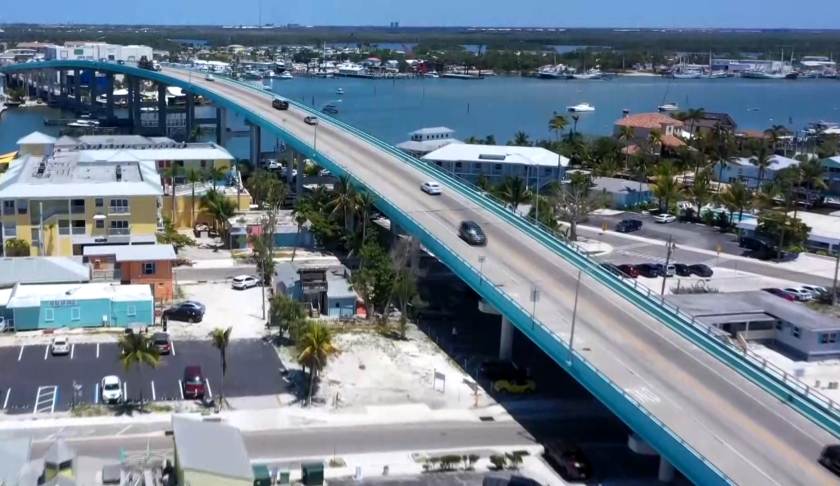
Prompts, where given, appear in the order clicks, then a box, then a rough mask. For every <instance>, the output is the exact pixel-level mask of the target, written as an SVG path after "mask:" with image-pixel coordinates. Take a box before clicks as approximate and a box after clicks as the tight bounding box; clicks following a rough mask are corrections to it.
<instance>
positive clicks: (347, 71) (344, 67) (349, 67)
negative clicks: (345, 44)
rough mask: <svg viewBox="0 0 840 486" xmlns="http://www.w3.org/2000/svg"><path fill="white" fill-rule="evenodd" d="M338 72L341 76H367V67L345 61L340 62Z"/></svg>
mask: <svg viewBox="0 0 840 486" xmlns="http://www.w3.org/2000/svg"><path fill="white" fill-rule="evenodd" d="M337 67H338V74H339V75H341V76H360V77H363V76H367V68H366V67H364V66H363V65H361V64H356V63H355V62H345V63H342V64H339V65H338V66H337Z"/></svg>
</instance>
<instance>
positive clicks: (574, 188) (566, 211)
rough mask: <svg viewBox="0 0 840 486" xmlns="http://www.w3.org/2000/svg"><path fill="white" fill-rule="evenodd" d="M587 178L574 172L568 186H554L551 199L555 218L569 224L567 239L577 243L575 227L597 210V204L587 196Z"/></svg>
mask: <svg viewBox="0 0 840 486" xmlns="http://www.w3.org/2000/svg"><path fill="white" fill-rule="evenodd" d="M590 187H591V186H590V182H589V178H588V177H586V175H584V174H582V173H580V172H576V173H574V174H572V177H571V179H570V180H569V183H568V184H563V185H558V186H556V190H555V191H554V194H552V196H551V197H553V199H554V200H555V201H556V203H555V205H554V206H555V207H556V208H557V209H556V211H557V216H558V217H559V218H560V219H561V220H563V221H567V222H568V223H569V239H570V240H571V241H577V225H578V223H579V222H580V221H582V220H583V219H584V218H586V216H588V215H589V214H590V213H592V211H594V210H595V209H597V208H598V206H599V205H598V202H597V201H596V200H595V199H594V198H593V197H592V196H591V195H590V194H589V190H590Z"/></svg>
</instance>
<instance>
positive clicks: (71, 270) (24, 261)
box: [0, 257, 90, 287]
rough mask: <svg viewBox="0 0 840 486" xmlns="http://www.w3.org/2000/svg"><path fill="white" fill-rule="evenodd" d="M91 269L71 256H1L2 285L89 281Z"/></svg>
mask: <svg viewBox="0 0 840 486" xmlns="http://www.w3.org/2000/svg"><path fill="white" fill-rule="evenodd" d="M89 281H90V269H89V268H88V266H87V265H85V264H83V263H82V262H81V260H76V259H74V258H70V257H14V258H0V287H11V286H13V285H15V284H18V283H21V284H46V283H69V282H89Z"/></svg>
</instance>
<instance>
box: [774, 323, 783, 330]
mask: <svg viewBox="0 0 840 486" xmlns="http://www.w3.org/2000/svg"><path fill="white" fill-rule="evenodd" d="M783 327H784V326H783V325H782V322H781V321H776V329H778V330H779V331H781V330H782V328H783Z"/></svg>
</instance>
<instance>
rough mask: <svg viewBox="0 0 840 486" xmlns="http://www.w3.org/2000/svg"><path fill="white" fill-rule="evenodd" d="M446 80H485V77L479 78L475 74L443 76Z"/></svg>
mask: <svg viewBox="0 0 840 486" xmlns="http://www.w3.org/2000/svg"><path fill="white" fill-rule="evenodd" d="M443 77H444V78H449V79H484V76H478V75H475V74H461V73H446V74H444V75H443Z"/></svg>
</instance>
